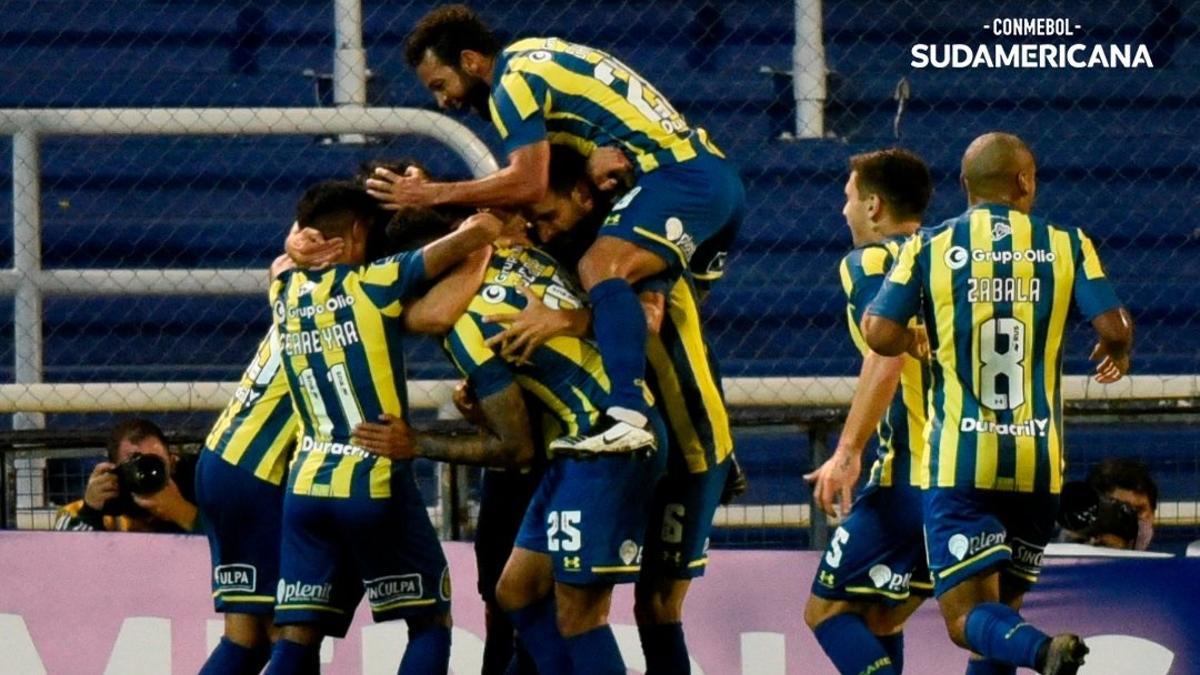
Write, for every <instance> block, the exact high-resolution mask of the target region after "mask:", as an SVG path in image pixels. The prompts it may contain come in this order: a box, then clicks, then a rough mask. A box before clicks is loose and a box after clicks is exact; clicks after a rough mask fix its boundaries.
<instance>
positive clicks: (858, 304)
mask: <svg viewBox="0 0 1200 675" xmlns="http://www.w3.org/2000/svg"><path fill="white" fill-rule="evenodd" d="M932 191H933V181H932V179H931V178H930V175H929V169H928V168H927V167H926V166H925V163H924V162H922V161H921V159H920V158H918V157H917V156H916V155H914V154H912V153H911V152H908V151H905V150H900V149H889V150H880V151H876V152H869V153H865V154H862V155H855V156H854V157H851V158H850V177H849V178H848V179H847V181H846V187H845V194H846V202H845V206H844V207H843V208H842V214H843V215H844V216H845V218H846V224H847V225H848V226H849V228H850V233H851V236H852V237H853V240H854V249H853V250H852V251H850V253H848V254H846V256H845V257H844V258H843V259H842V262H841V265H840V266H839V270H838V271H839V275H840V277H841V281H842V288H843V290H844V291H845V293H846V320H847V323H848V324H849V329H850V337H851V339H852V340H853V341H854V344H855V346H856V347H858V349H859V351H860V352H861V353H862V356H863V363H862V369H861V371H860V373H859V378H858V384H857V385H856V387H855V391H854V398H853V400H852V402H851V404H850V412H849V414H848V415H847V417H846V423H845V425H844V426H843V427H842V432H841V435H840V437H839V438H838V445H837V449H836V450H835V451H834V453H833V456H832V457H830V458H829V459H828V460H827V461H826V462H825V463H824V464H823V465H822V466H821V467H820V468H818V469H817V470H816V471H814V472H813V473H811V474H809V475H807V476H805V478H807V479H808V480H811V481H813V497H814V501H815V502H816V503H817V505H819V506H820V507H821V508H822V510H824V511H825V512H827V513H830V514H831V515H832V514H833V512H834V506H833V503H834V502H835V501H840V506H841V512H842V516H843V518H844V519H843V520H842V522H841V524H840V526H839V527H838V528H837V530H835V531H834V533H833V535H832V536H831V537H830V541H829V545H828V547H827V548H826V551H825V554H824V555H823V556H822V557H821V564H820V566H819V567H818V568H817V574H816V576H815V578H814V579H813V583H812V594H811V595H810V596H809V599H808V604H807V605H806V607H805V611H804V619H805V623H807V624H808V626H809V628H810V629H812V631H813V635H814V636H816V638H817V642H818V643H819V644H820V645H821V648H822V649H824V650H825V653H826V654H827V655H828V656H829V659H830V660H831V661H832V662H833V663H834V665H835V666H837V668H838V672H842V673H862V672H874V673H879V675H893V674H895V673H900V672H901V671H902V669H903V662H904V634H903V630H904V624H905V622H906V621H907V620H908V617H909V616H910V615H911V614H912V612H913V611H915V610H916V609H917V607H918V606H919V605H920V604H921V602H922V601H923V600H924V598H925V597H928V596H929V594H930V592H931V591H932V588H933V587H932V584H931V583H930V581H929V568H928V567H927V566H926V564H925V546H924V533H923V532H922V529H921V527H922V521H921V481H920V466H921V458H922V457H923V455H924V441H923V439H922V434H923V432H924V430H925V395H926V389H927V384H928V374H927V367H926V365H925V364H924V363H923V362H922V361H921V360H920V359H919V358H917V357H915V356H912V355H909V354H904V355H901V356H893V357H886V356H880V355H879V354H875V353H874V352H872V351H870V349H868V348H867V345H866V342H864V341H863V337H862V332H861V330H860V328H859V323H860V322H861V321H862V317H863V314H864V313H865V312H866V310H867V306H868V305H870V303H871V301H872V300H873V299H874V298H875V294H876V292H877V291H878V290H879V287H880V286H881V285H882V284H883V279H884V276H885V275H886V274H887V272H888V270H889V269H890V268H891V267H892V265H893V264H894V263H895V260H896V257H897V254H898V253H899V251H900V246H901V244H902V243H903V241H904V240H905V239H906V238H907V237H909V236H911V235H912V234H913V233H914V232H916V231H917V228H919V227H920V226H921V218H922V217H923V215H924V213H925V207H926V206H927V205H928V203H929V198H930V195H931V194H932ZM872 435H877V436H878V439H879V440H878V449H877V451H876V458H875V462H874V464H873V465H872V467H871V475H870V479H869V480H868V481H867V484H866V485H865V486H864V487H863V489H862V491H861V492H860V493H859V494H858V496H857V498H856V499H855V500H854V503H853V508H851V503H850V495H851V493H852V492H853V490H854V488H855V486H856V484H857V482H858V477H859V473H860V470H861V466H862V453H863V450H864V448H865V446H866V444H867V442H868V441H869V440H870V439H871V436H872ZM847 513H848V516H847ZM872 668H873V669H874V670H872Z"/></svg>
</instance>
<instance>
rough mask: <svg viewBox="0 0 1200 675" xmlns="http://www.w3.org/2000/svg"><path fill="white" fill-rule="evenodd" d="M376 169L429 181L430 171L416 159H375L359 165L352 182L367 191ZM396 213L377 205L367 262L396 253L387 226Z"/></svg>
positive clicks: (369, 240) (368, 244) (370, 234)
mask: <svg viewBox="0 0 1200 675" xmlns="http://www.w3.org/2000/svg"><path fill="white" fill-rule="evenodd" d="M375 169H387V170H388V171H391V172H392V173H395V174H398V175H401V176H418V177H422V178H425V179H429V178H430V175H429V170H428V169H426V168H425V165H423V164H421V163H420V162H418V161H417V160H415V159H410V158H408V157H402V158H400V159H373V160H370V161H366V162H363V163H362V164H359V165H358V170H357V171H355V172H354V176H353V177H352V178H351V180H352V181H353V182H354V184H355V185H356V186H358V187H359V188H360V189H363V190H366V189H367V179H368V178H371V177H372V176H374V175H375ZM395 213H396V212H395V211H389V210H388V209H385V208H383V204H382V203H379V202H377V203H376V205H375V220H374V221H373V222H372V223H371V231H370V233H369V234H368V235H367V260H375V259H377V258H383V257H385V256H388V255H391V254H392V253H395V252H396V251H395V250H391V249H392V247H391V246H390V244H389V241H388V235H387V226H388V223H390V222H392V217H393V216H394V215H395Z"/></svg>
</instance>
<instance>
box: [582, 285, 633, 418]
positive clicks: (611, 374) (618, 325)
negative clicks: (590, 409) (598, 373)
mask: <svg viewBox="0 0 1200 675" xmlns="http://www.w3.org/2000/svg"><path fill="white" fill-rule="evenodd" d="M588 297H589V298H590V299H591V302H592V326H593V330H594V331H595V333H596V342H597V344H599V346H600V356H601V357H602V358H603V359H604V370H605V371H606V372H607V373H608V379H609V381H610V382H611V383H612V391H610V392H609V394H608V407H610V408H612V407H618V408H626V409H628V410H633V411H635V412H638V413H641V414H643V415H645V414H646V412H647V406H646V399H645V398H644V397H643V395H642V388H641V386H640V385H639V382H640V381H641V380H643V379H644V378H645V377H646V317H645V315H644V314H643V313H642V305H641V303H639V302H638V297H637V294H636V293H634V292H633V287H632V286H630V285H629V282H628V281H625V280H624V279H606V280H604V281H602V282H600V283H598V284H596V285H595V286H593V287H592V290H591V292H590V293H588Z"/></svg>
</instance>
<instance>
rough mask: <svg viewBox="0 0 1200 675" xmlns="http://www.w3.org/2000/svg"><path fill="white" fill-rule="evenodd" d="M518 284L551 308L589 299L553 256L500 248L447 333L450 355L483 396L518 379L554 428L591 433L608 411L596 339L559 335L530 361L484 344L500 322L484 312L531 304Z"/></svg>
mask: <svg viewBox="0 0 1200 675" xmlns="http://www.w3.org/2000/svg"><path fill="white" fill-rule="evenodd" d="M521 287H527V288H529V289H530V290H531V291H532V292H533V294H534V295H535V296H537V297H538V298H540V299H541V300H542V302H543V303H545V304H546V305H547V306H548V307H550V308H551V309H577V308H579V307H582V306H583V304H584V303H583V301H582V298H583V297H585V296H584V294H583V293H582V291H580V289H579V288H578V287H577V286H576V284H575V283H574V282H573V281H572V280H571V279H570V278H569V277H568V276H567V275H566V274H565V273H564V272H563V270H561V268H560V267H559V265H558V263H557V262H556V261H555V260H554V258H552V257H550V256H549V255H547V254H546V253H544V252H543V251H540V250H538V249H536V248H524V247H510V248H497V249H496V250H495V252H494V253H493V254H492V259H491V261H490V263H489V264H488V269H487V272H486V273H485V275H484V280H483V283H482V285H481V286H480V287H479V290H478V292H477V293H476V294H475V297H474V298H473V299H472V300H471V304H470V305H469V306H468V307H467V311H466V312H465V313H464V314H463V315H462V316H461V317H459V319H458V321H457V322H455V324H454V327H453V329H451V331H450V333H449V334H448V335H447V336H446V339H445V342H444V347H445V349H446V352H447V353H448V354H449V355H450V358H451V360H452V361H454V365H455V367H457V368H458V370H459V371H460V372H461V373H462V374H463V376H464V377H466V378H467V379H468V380H469V381H470V383H471V386H472V388H473V389H474V391H475V395H476V396H477V397H479V398H480V399H483V398H486V397H488V396H491V395H492V394H495V393H497V392H499V391H501V390H503V389H504V388H505V387H507V386H509V385H510V384H512V383H514V382H515V383H516V384H517V385H518V386H520V387H521V388H522V389H524V390H526V391H527V392H529V393H531V394H533V396H535V397H536V398H537V399H538V400H539V401H541V403H542V404H543V405H544V406H545V407H546V408H547V409H548V410H549V411H550V412H551V413H552V414H553V418H554V421H555V422H556V423H557V424H556V425H554V426H559V425H561V432H562V433H565V434H570V435H575V434H581V433H587V432H588V431H589V430H590V429H591V428H592V425H594V424H595V423H596V420H597V419H599V417H600V413H601V411H602V410H604V401H605V398H606V397H607V395H608V392H609V390H610V383H609V380H608V375H607V373H605V371H604V364H603V362H602V361H601V360H600V350H599V349H597V347H596V345H595V344H593V343H592V342H590V341H588V340H584V339H581V338H576V337H568V336H559V337H555V338H552V339H550V340H548V341H547V342H546V343H545V344H544V345H542V346H540V347H538V348H537V349H536V350H534V352H533V354H532V356H531V357H530V359H529V362H528V363H526V364H517V363H512V362H508V361H505V360H504V359H502V358H501V357H500V356H499V355H497V354H496V352H494V351H492V348H491V347H489V346H488V345H486V344H485V342H486V341H487V339H488V338H490V337H492V336H493V335H496V334H498V333H500V332H501V331H502V330H503V327H502V326H500V325H498V324H489V323H484V322H483V317H485V316H488V315H493V314H516V313H517V312H520V311H521V310H522V309H523V308H524V307H525V304H526V300H525V297H524V296H523V295H521V293H520V292H519V290H518V289H519V288H521ZM647 396H649V395H648V394H647Z"/></svg>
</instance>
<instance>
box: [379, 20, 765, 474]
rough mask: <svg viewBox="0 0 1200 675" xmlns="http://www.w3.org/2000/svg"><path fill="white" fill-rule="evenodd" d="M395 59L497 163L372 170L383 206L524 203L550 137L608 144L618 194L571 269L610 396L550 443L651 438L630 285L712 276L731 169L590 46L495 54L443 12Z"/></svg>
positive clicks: (739, 206)
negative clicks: (622, 178)
mask: <svg viewBox="0 0 1200 675" xmlns="http://www.w3.org/2000/svg"><path fill="white" fill-rule="evenodd" d="M406 58H407V60H408V62H409V64H410V65H411V66H413V67H414V68H415V69H416V71H417V75H418V77H419V78H420V79H421V81H422V82H423V83H424V84H425V86H426V87H427V88H428V89H429V90H430V91H431V92H433V94H434V96H435V97H436V98H437V101H438V104H439V105H441V106H442V107H450V108H460V107H462V106H463V105H470V106H471V107H473V108H474V109H475V110H476V111H478V112H480V113H481V114H483V115H485V116H488V117H490V118H491V119H492V121H493V122H494V124H495V126H496V128H497V130H498V131H499V132H500V135H501V137H502V138H503V139H504V146H505V150H506V152H507V153H508V160H509V164H508V166H507V167H505V168H504V169H501V170H500V171H498V172H496V173H494V174H491V175H489V176H486V177H484V178H481V179H478V180H473V181H466V182H457V183H435V182H430V181H422V180H419V179H413V178H407V177H403V176H397V175H395V174H392V173H389V172H386V171H384V172H377V176H378V177H379V178H378V179H377V180H373V181H369V182H368V186H369V187H370V188H371V189H372V194H374V195H375V196H376V197H378V198H380V199H382V200H385V201H387V202H389V203H391V204H394V205H434V204H470V205H472V206H519V205H528V204H531V203H533V202H536V201H537V200H538V199H540V198H541V197H542V196H543V195H544V194H545V192H546V189H547V185H548V182H549V173H550V143H551V142H553V143H556V144H560V145H570V146H572V147H574V148H575V149H576V150H578V151H580V152H582V153H584V154H592V153H593V151H595V150H596V149H597V148H599V147H600V146H614V147H618V148H620V149H621V150H622V151H623V152H624V153H625V155H627V157H626V158H623V159H626V160H627V161H629V163H630V164H631V166H632V167H633V169H634V171H635V178H634V184H633V185H632V189H631V190H630V191H629V192H628V193H626V194H625V196H624V197H623V198H622V199H621V200H620V201H619V202H618V203H617V204H616V206H615V207H614V208H613V210H612V213H611V214H610V215H609V217H608V219H607V220H606V221H605V224H604V227H603V228H602V229H601V232H600V237H599V238H597V239H596V241H595V243H593V244H592V245H591V247H590V248H589V250H588V251H587V253H586V254H584V256H583V259H582V260H581V261H580V264H579V277H580V280H581V281H582V282H583V286H584V288H585V289H586V290H587V292H588V294H589V299H590V302H591V305H592V307H593V313H594V317H595V318H594V323H595V327H594V332H595V335H596V341H597V343H598V345H599V348H600V351H601V353H602V354H603V355H604V363H605V368H606V369H607V371H608V373H609V376H610V378H611V381H612V391H611V392H609V394H608V398H607V403H606V404H605V405H606V411H605V415H604V416H603V417H602V419H601V420H600V422H599V423H598V424H597V425H595V426H594V427H592V428H591V429H590V431H589V432H588V433H587V434H580V435H576V436H568V437H564V438H562V439H559V440H558V441H556V442H555V444H554V445H555V447H554V449H555V450H556V451H559V450H570V451H576V452H588V451H590V452H628V451H632V450H636V449H638V448H641V447H645V446H647V445H650V444H652V442H653V434H652V433H651V432H650V430H649V428H648V427H647V417H646V413H647V411H648V410H649V407H648V406H647V404H646V403H645V400H644V399H643V397H642V395H641V387H642V380H643V379H644V374H645V356H644V354H643V348H644V345H645V342H646V331H645V323H644V322H643V320H642V309H641V307H640V305H639V303H638V298H637V294H636V293H635V292H634V290H633V286H632V284H634V283H637V282H639V281H641V280H643V279H647V278H650V277H654V276H658V275H665V277H666V279H667V281H668V282H671V283H673V282H675V281H676V280H678V279H680V278H681V277H682V275H683V273H684V272H685V271H688V270H691V271H692V272H693V273H695V274H701V275H704V276H706V277H712V278H715V277H719V276H720V274H721V272H722V266H723V264H724V260H725V254H726V250H727V249H728V246H729V244H730V243H731V242H732V241H733V236H734V233H735V231H736V229H737V226H738V224H739V222H740V220H741V217H742V211H743V209H744V201H745V192H744V188H743V186H742V183H741V180H740V178H739V177H738V175H737V172H736V170H735V169H734V168H733V167H732V166H731V165H730V164H729V163H728V162H727V161H726V160H725V158H724V155H723V154H722V153H721V151H720V150H719V149H717V147H716V146H715V145H714V144H713V143H712V142H711V141H710V140H709V139H708V135H707V134H706V133H705V132H704V130H702V129H698V128H692V127H690V126H689V125H688V124H687V122H686V121H685V120H684V119H683V117H682V116H681V115H680V114H679V113H678V112H676V111H675V110H674V108H672V107H671V105H670V103H668V102H667V100H666V98H665V97H663V95H662V94H661V93H659V92H658V91H657V90H656V89H655V88H654V87H652V86H651V85H650V84H649V83H647V82H646V81H645V80H644V79H642V78H641V77H640V76H639V75H638V74H637V73H635V72H634V71H633V70H632V69H631V68H629V67H628V66H626V65H625V64H623V63H621V62H620V61H618V60H617V59H615V58H613V57H612V56H610V55H608V54H606V53H604V52H602V51H600V50H597V49H593V48H590V47H585V46H583V45H578V44H572V43H570V42H566V41H564V40H560V39H557V38H528V39H524V40H520V41H518V42H515V43H513V44H511V45H509V46H508V47H504V48H503V49H502V48H501V45H500V43H499V42H498V41H497V40H496V38H495V36H494V35H493V34H492V32H491V30H490V29H489V28H488V27H487V26H486V25H485V24H484V23H483V22H482V21H481V20H480V19H479V17H478V16H476V15H475V13H474V12H472V11H471V10H470V9H468V8H467V7H465V6H463V5H445V6H442V7H439V8H437V9H434V10H433V11H431V12H430V13H429V14H427V15H426V16H425V17H423V18H422V19H421V20H420V22H419V23H418V24H417V26H416V27H415V28H414V30H413V33H412V35H411V36H410V37H409V40H408V44H407V48H406ZM489 92H490V95H489ZM602 182H603V183H609V182H611V181H608V180H604V181H597V183H598V184H600V183H602Z"/></svg>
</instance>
